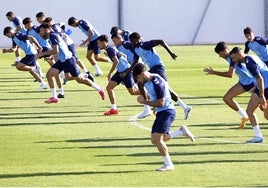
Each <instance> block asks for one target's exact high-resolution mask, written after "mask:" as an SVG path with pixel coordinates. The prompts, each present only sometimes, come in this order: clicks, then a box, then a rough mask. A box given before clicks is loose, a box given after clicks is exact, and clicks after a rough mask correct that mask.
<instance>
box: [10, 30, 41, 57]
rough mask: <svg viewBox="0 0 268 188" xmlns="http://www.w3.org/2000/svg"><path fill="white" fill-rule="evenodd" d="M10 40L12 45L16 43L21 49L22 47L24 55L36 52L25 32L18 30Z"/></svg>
mask: <svg viewBox="0 0 268 188" xmlns="http://www.w3.org/2000/svg"><path fill="white" fill-rule="evenodd" d="M12 41H13V44H12V46H13V47H15V46H16V45H18V46H19V47H20V48H21V49H23V51H24V52H25V54H26V55H34V54H37V50H36V49H35V48H34V46H33V45H32V43H31V42H30V41H29V40H28V36H27V35H26V34H24V33H22V32H20V31H19V32H17V33H16V34H15V35H14V37H13V38H12Z"/></svg>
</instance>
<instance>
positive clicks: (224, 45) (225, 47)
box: [214, 41, 227, 54]
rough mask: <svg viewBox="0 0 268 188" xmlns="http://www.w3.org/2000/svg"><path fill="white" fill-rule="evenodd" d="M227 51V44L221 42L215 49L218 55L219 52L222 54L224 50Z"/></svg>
mask: <svg viewBox="0 0 268 188" xmlns="http://www.w3.org/2000/svg"><path fill="white" fill-rule="evenodd" d="M226 49H227V45H226V43H225V42H223V41H221V42H218V43H217V45H216V47H215V48H214V50H215V52H216V53H217V54H218V53H219V52H222V51H223V50H226Z"/></svg>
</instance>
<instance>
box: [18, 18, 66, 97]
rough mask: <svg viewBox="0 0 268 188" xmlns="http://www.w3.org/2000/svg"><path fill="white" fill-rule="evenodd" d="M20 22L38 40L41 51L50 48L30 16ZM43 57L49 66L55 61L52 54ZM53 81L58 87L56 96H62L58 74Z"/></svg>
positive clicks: (62, 91) (28, 33)
mask: <svg viewBox="0 0 268 188" xmlns="http://www.w3.org/2000/svg"><path fill="white" fill-rule="evenodd" d="M22 23H23V25H24V26H25V28H26V29H27V32H26V33H27V35H31V36H33V37H34V38H35V39H36V40H37V41H38V43H39V44H40V46H41V47H42V52H46V51H49V50H51V49H52V46H51V45H50V43H49V42H48V40H47V39H44V38H43V37H41V36H40V35H39V27H38V26H35V25H33V22H32V20H31V18H29V17H26V18H24V19H23V20H22ZM41 58H42V57H41ZM44 59H45V60H46V61H47V62H48V64H49V65H50V66H52V65H53V64H54V63H55V61H54V59H53V58H52V56H45V57H44ZM55 81H56V83H57V86H58V88H59V94H58V98H64V90H63V87H62V83H61V81H60V78H59V76H55Z"/></svg>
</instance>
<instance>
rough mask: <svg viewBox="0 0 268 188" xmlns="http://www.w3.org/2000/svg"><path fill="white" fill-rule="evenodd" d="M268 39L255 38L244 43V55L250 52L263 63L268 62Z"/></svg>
mask: <svg viewBox="0 0 268 188" xmlns="http://www.w3.org/2000/svg"><path fill="white" fill-rule="evenodd" d="M267 44H268V39H265V38H262V37H255V38H254V39H253V41H247V42H246V43H245V51H244V52H245V53H248V52H249V50H252V51H253V52H254V53H255V54H256V55H257V56H259V58H260V59H261V60H262V61H263V62H268V48H267V46H266V45H267Z"/></svg>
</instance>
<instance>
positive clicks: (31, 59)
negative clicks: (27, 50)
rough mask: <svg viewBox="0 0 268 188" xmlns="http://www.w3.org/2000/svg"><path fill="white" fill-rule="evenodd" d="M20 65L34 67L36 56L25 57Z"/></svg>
mask: <svg viewBox="0 0 268 188" xmlns="http://www.w3.org/2000/svg"><path fill="white" fill-rule="evenodd" d="M20 62H21V63H23V64H25V65H28V66H31V67H34V66H36V56H35V55H26V56H25V57H24V58H22V59H21V60H20Z"/></svg>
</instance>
